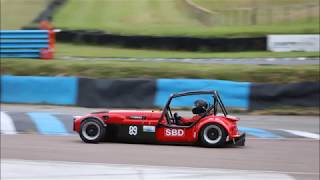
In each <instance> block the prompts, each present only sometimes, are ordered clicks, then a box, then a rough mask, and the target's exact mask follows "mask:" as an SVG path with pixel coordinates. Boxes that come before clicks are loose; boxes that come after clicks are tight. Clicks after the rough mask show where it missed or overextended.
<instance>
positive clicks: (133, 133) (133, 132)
mask: <svg viewBox="0 0 320 180" xmlns="http://www.w3.org/2000/svg"><path fill="white" fill-rule="evenodd" d="M137 134H138V127H137V126H129V135H130V136H136V135H137Z"/></svg>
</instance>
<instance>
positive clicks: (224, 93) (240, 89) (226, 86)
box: [155, 79, 250, 109]
mask: <svg viewBox="0 0 320 180" xmlns="http://www.w3.org/2000/svg"><path fill="white" fill-rule="evenodd" d="M196 90H217V91H219V93H220V96H221V98H222V100H223V102H224V104H225V105H226V106H229V107H237V108H243V109H247V108H248V106H249V93H250V92H249V90H250V83H247V82H233V81H222V80H199V79H159V80H158V81H157V93H156V98H155V105H156V106H163V105H164V104H165V102H166V100H167V99H168V97H169V95H170V94H172V93H176V92H183V91H196ZM197 97H199V96H197ZM202 98H203V99H208V100H209V98H210V97H209V96H203V97H202ZM193 101H194V98H193V97H190V96H187V97H181V98H177V99H175V101H173V104H172V105H173V106H180V107H181V106H190V105H192V103H193Z"/></svg>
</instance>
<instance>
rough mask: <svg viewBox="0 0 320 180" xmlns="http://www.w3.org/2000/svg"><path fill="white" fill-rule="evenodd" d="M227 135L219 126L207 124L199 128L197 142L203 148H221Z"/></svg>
mask: <svg viewBox="0 0 320 180" xmlns="http://www.w3.org/2000/svg"><path fill="white" fill-rule="evenodd" d="M227 136H228V133H227V131H226V130H225V128H224V127H223V126H221V125H220V124H216V123H214V124H207V125H205V126H204V127H203V128H201V131H200V136H199V140H200V143H201V145H202V146H205V147H223V146H224V145H225V144H226V139H227Z"/></svg>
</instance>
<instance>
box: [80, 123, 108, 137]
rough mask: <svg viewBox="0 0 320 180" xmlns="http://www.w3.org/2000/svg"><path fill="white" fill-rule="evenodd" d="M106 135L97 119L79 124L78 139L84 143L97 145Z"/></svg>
mask: <svg viewBox="0 0 320 180" xmlns="http://www.w3.org/2000/svg"><path fill="white" fill-rule="evenodd" d="M105 133H106V129H105V127H103V125H102V124H101V123H100V122H99V120H97V119H87V120H85V121H84V122H82V123H81V127H80V132H79V134H80V138H81V139H82V141H84V142H86V143H98V142H99V141H101V140H102V139H103V138H104V136H105Z"/></svg>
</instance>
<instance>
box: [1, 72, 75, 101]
mask: <svg viewBox="0 0 320 180" xmlns="http://www.w3.org/2000/svg"><path fill="white" fill-rule="evenodd" d="M77 95H78V78H75V77H39V76H9V75H4V76H1V102H6V103H41V104H57V105H76V102H77Z"/></svg>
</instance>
